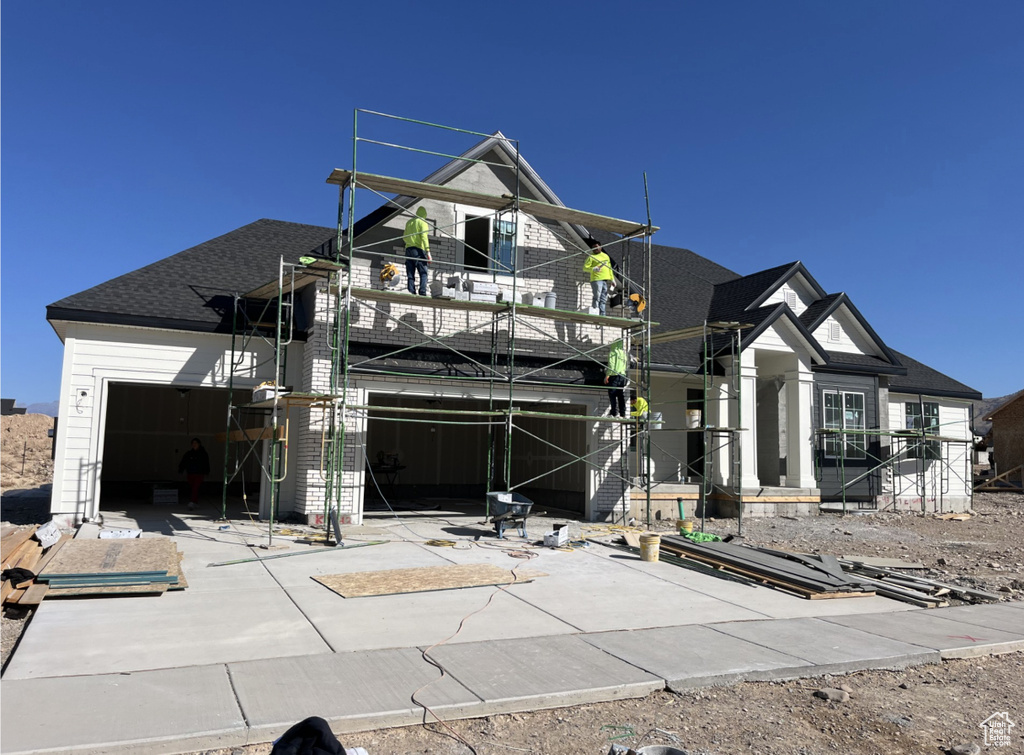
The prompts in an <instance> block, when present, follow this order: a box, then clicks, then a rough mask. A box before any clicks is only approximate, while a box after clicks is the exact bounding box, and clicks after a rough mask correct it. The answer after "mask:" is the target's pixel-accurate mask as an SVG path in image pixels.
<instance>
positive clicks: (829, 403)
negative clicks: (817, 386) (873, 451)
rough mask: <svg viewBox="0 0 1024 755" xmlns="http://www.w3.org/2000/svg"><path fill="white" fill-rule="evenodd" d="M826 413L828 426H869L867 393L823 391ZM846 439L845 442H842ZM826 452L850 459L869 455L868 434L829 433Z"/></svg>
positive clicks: (826, 453) (849, 427)
mask: <svg viewBox="0 0 1024 755" xmlns="http://www.w3.org/2000/svg"><path fill="white" fill-rule="evenodd" d="M822 414H823V420H824V423H823V425H822V427H824V428H825V429H826V430H865V429H866V428H867V425H866V424H865V413H864V394H863V393H847V392H845V391H825V392H824V393H823V394H822ZM840 443H844V444H845V445H844V446H840ZM825 456H827V457H829V458H833V459H835V458H838V457H839V456H843V457H845V458H847V459H864V458H866V457H867V451H866V445H865V436H864V435H845V434H844V435H840V434H838V433H836V434H834V435H833V434H829V435H826V436H825Z"/></svg>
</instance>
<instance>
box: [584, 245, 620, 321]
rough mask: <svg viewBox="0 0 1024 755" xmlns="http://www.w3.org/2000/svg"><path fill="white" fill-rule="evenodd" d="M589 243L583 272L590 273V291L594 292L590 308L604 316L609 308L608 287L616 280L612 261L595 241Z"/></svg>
mask: <svg viewBox="0 0 1024 755" xmlns="http://www.w3.org/2000/svg"><path fill="white" fill-rule="evenodd" d="M587 243H588V244H589V245H590V249H589V250H588V252H587V259H586V261H585V262H584V263H583V272H585V273H590V289H591V291H592V292H593V296H592V298H591V302H590V306H591V308H596V309H597V311H598V313H599V314H601V315H604V314H606V311H607V308H608V286H609V285H610V283H611V281H613V280H614V279H615V276H614V275H613V274H612V261H611V258H610V257H609V256H608V255H607V254H605V253H604V250H603V249H601V245H600V244H599V243H597V241H596V240H595V239H588V240H587Z"/></svg>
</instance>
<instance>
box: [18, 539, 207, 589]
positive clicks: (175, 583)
mask: <svg viewBox="0 0 1024 755" xmlns="http://www.w3.org/2000/svg"><path fill="white" fill-rule="evenodd" d="M36 579H37V580H38V581H39V582H43V583H46V584H47V585H48V587H49V591H48V592H47V593H46V596H47V597H48V598H60V597H82V596H90V595H111V596H112V595H154V594H156V595H160V594H163V593H165V592H167V591H168V590H181V589H184V588H185V587H187V586H188V585H187V584H186V582H185V578H184V575H182V573H181V554H180V553H179V552H178V549H177V548H176V547H175V545H174V542H173V541H171V540H169V539H167V538H165V537H153V538H141V539H137V540H117V539H115V540H98V539H97V540H82V539H75V540H70V541H68V542H66V543H65V544H64V546H63V547H62V548H61V550H60V552H59V553H58V554H57V556H56V557H55V558H53V559H52V560H51V561H50V562H49V563H48V564H47V565H46V567H45V568H43V569H40V571H39V574H38V576H37V578H36Z"/></svg>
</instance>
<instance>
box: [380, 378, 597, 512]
mask: <svg viewBox="0 0 1024 755" xmlns="http://www.w3.org/2000/svg"><path fill="white" fill-rule="evenodd" d="M370 405H371V406H379V407H381V408H386V407H402V408H410V409H431V410H440V411H442V412H444V413H439V414H391V415H388V414H387V413H386V412H371V419H370V420H369V422H368V423H367V426H368V429H367V443H366V453H367V458H366V462H367V470H366V471H367V476H366V485H365V499H364V500H365V502H366V504H368V507H373V505H374V504H380V503H382V498H386V499H387V500H388V502H396V501H401V502H410V501H423V500H425V499H437V498H441V499H461V500H467V501H472V502H474V503H483V501H484V495H485V493H486V491H487V488H488V485H487V481H488V476H489V472H490V483H491V484H490V489H491V490H506V489H507V487H508V484H507V483H506V481H505V479H504V477H505V428H504V423H503V420H502V418H501V417H487V416H482V415H459V414H450V413H448V412H455V411H460V412H465V411H470V412H476V411H480V412H483V411H486V410H487V402H486V401H483V400H472V399H462V398H457V399H456V398H443V397H439V398H411V397H405V396H390V395H380V394H378V395H375V396H371V399H370ZM517 406H520V407H521V408H523V409H528V410H530V411H548V412H557V413H559V414H579V415H585V414H586V410H585V407H583V406H575V405H565V404H558V405H557V406H556V405H552V404H542V403H536V404H532V403H531V404H525V403H521V402H517ZM374 416H377V417H382V416H385V417H392V418H400V419H387V420H384V419H373V417H374ZM488 421H497V422H498V423H499V424H498V425H497V426H496V427H495V432H494V433H493V443H490V442H489V435H488V426H487V422H488ZM448 422H459V423H460V424H446V423H448ZM463 423H464V424H463ZM515 424H516V427H517V428H520V429H516V430H514V431H513V436H512V475H511V478H512V484H513V485H516V486H517V487H516V488H515V489H516V490H517V492H520V493H522V494H523V495H525V496H526V497H527V498H530V499H531V500H533V501H534V502H535V503H537V504H540V505H543V506H546V507H549V508H557V509H561V510H564V511H569V512H573V513H575V514H580V515H582V514H584V512H585V506H586V495H585V491H586V465H585V464H584V463H583V462H580V461H576V462H575V463H570V462H573V461H574V459H575V458H578V457H581V456H583V455H584V454H585V453H586V450H585V449H586V446H587V423H586V422H580V421H576V420H558V419H552V418H547V417H517V418H516V421H515ZM488 450H490V452H491V453H490V454H489V453H488ZM563 465H564V466H563ZM559 467H562V468H561V469H558V468H559ZM556 469H557V471H554V472H552V470H556ZM547 472H551V474H545V473H547ZM374 482H376V484H374ZM520 485H522V487H518V486H520Z"/></svg>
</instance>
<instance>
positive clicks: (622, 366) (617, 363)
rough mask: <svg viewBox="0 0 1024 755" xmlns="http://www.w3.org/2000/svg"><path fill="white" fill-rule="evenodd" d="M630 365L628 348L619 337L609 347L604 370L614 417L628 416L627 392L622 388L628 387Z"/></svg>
mask: <svg viewBox="0 0 1024 755" xmlns="http://www.w3.org/2000/svg"><path fill="white" fill-rule="evenodd" d="M628 365H629V361H628V359H627V357H626V348H625V346H623V345H622V339H621V338H619V339H618V340H616V341H613V342H612V345H611V348H609V349H608V366H607V367H605V370H604V384H605V385H607V386H608V400H609V401H610V402H611V405H612V416H613V417H625V416H626V394H625V391H623V390H622V389H623V388H625V387H626V382H627V381H626V369H627V367H628Z"/></svg>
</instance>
